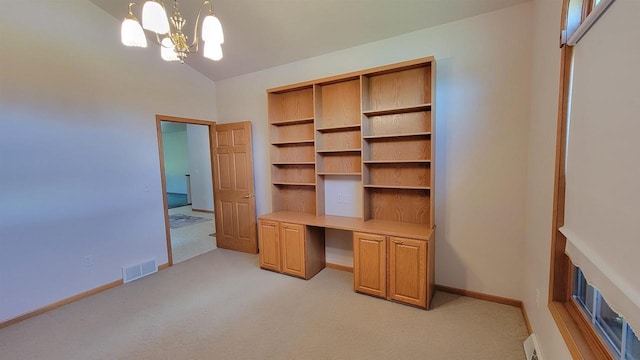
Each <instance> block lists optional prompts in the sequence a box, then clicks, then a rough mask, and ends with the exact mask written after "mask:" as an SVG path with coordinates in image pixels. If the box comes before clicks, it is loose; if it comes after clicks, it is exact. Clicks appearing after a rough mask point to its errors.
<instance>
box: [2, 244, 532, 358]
mask: <svg viewBox="0 0 640 360" xmlns="http://www.w3.org/2000/svg"><path fill="white" fill-rule="evenodd" d="M352 282H353V274H351V273H348V272H342V271H337V270H333V269H324V270H323V271H322V272H320V273H319V274H318V275H316V276H315V277H314V278H313V279H311V280H309V281H305V280H301V279H297V278H293V277H289V276H285V275H282V274H276V273H273V272H269V271H265V270H261V269H259V267H258V257H257V256H256V255H248V254H243V253H238V252H233V251H228V250H223V249H216V250H213V251H210V252H208V253H206V254H203V255H200V256H197V257H195V258H192V259H190V260H187V261H185V262H183V263H180V264H178V265H175V266H173V267H171V268H169V269H167V270H164V271H161V272H159V273H157V274H154V275H151V276H148V277H146V278H143V279H140V280H137V281H134V282H131V283H128V284H125V285H122V286H119V287H117V288H114V289H111V290H108V291H105V292H102V293H100V294H97V295H95V296H92V297H89V298H85V299H82V300H80V301H77V302H75V303H72V304H69V305H66V306H63V307H61V308H58V309H56V310H53V311H50V312H48V313H45V314H42V315H40V316H37V317H34V318H31V319H27V320H25V321H23V322H21V323H18V324H16V325H13V326H10V327H7V328H5V329H0V358H2V359H3V360H10V359H432V360H438V359H447V360H451V359H476V360H481V359H487V360H488V359H491V360H502V359H505V360H506V359H518V360H521V359H524V351H523V348H522V342H523V341H524V339H525V338H526V337H527V330H526V327H525V324H524V320H523V318H522V314H521V312H520V309H518V308H515V307H512V306H507V305H501V304H496V303H491V302H487V301H482V300H477V299H472V298H467V297H462V296H457V295H452V294H447V293H441V292H437V293H436V294H435V297H434V301H433V308H432V310H430V311H424V310H420V309H416V308H413V307H409V306H404V305H399V304H395V303H392V302H389V301H385V300H382V299H377V298H373V297H370V296H365V295H360V294H356V293H354V292H353V288H352V287H353V284H352Z"/></svg>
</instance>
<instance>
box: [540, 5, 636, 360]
mask: <svg viewBox="0 0 640 360" xmlns="http://www.w3.org/2000/svg"><path fill="white" fill-rule="evenodd" d="M613 2H614V0H564V4H563V12H562V24H561V29H560V30H561V37H560V38H561V43H560V47H561V74H560V93H559V109H558V127H557V148H556V175H555V185H554V213H553V225H552V226H553V227H552V231H553V232H552V245H551V246H552V248H551V250H552V251H551V272H550V284H549V285H550V286H549V304H548V307H549V310H550V312H551V314H552V316H553V318H554V320H555V322H556V324H557V325H558V329H559V330H560V333H561V334H562V336H563V339H564V340H565V342H566V344H567V347H568V349H569V352H570V353H571V354H572V356H573V357H574V358H592V359H617V360H640V352H639V351H640V350H639V349H638V347H639V346H640V345H639V344H638V337H637V334H638V332H640V330H639V329H640V326H636V324H640V322H639V320H640V316H639V315H640V311H637V310H634V309H637V305H636V304H637V302H635V301H633V294H636V293H637V291H635V286H637V284H638V283H637V282H636V281H635V280H634V277H633V275H632V274H636V273H637V271H635V270H634V269H633V268H634V267H635V266H637V265H640V263H636V262H635V261H631V262H629V261H627V256H626V255H631V256H633V254H636V253H637V252H636V251H635V250H634V249H636V246H637V244H638V243H636V242H633V241H634V239H637V237H636V236H632V237H629V236H626V234H619V235H616V236H614V237H613V238H611V237H610V236H604V237H603V236H596V235H597V234H596V235H594V234H595V233H593V232H589V231H586V229H587V228H591V225H592V224H593V223H594V221H595V220H596V219H599V220H600V221H599V222H598V223H599V224H603V223H604V224H609V225H611V224H613V223H612V222H609V221H605V220H606V219H605V220H603V219H602V215H603V214H605V215H608V214H610V213H611V210H609V212H604V213H603V214H599V215H598V216H595V217H594V216H593V215H594V214H593V212H589V211H595V210H594V209H596V208H594V207H593V206H585V205H584V202H581V201H579V200H582V198H580V197H579V196H580V195H582V194H589V195H590V194H592V191H593V188H590V189H589V190H588V191H587V192H583V191H581V190H580V189H582V188H581V187H576V184H578V185H579V184H582V183H581V182H576V181H575V180H576V179H578V180H579V179H581V178H580V176H579V175H580V174H579V172H576V169H586V168H584V167H581V166H580V164H583V163H586V164H587V165H588V166H587V167H589V166H591V165H590V164H591V163H589V159H587V161H586V162H583V161H582V160H583V158H579V157H578V158H579V160H580V162H576V161H574V160H575V159H576V156H575V155H576V154H589V153H591V152H593V151H595V150H594V148H597V146H594V147H593V148H588V145H587V148H588V149H589V151H579V150H580V149H583V148H580V147H576V146H575V145H582V144H585V142H584V141H582V142H581V141H577V140H576V139H578V140H584V138H580V135H584V134H589V135H592V134H593V133H594V132H593V128H591V127H589V126H590V125H591V124H592V123H593V122H594V119H595V122H597V119H598V116H597V115H599V114H598V111H604V110H603V109H606V107H605V106H602V107H599V108H597V109H598V111H591V110H592V107H590V106H587V107H585V106H584V104H591V103H590V102H588V101H585V100H588V99H590V98H591V97H592V96H593V95H594V92H589V91H588V89H594V88H595V89H600V90H601V91H602V89H603V88H606V87H598V86H592V85H593V84H594V83H597V82H599V81H601V78H602V77H603V76H604V77H606V79H609V80H610V79H611V77H607V76H609V75H611V73H609V72H599V71H594V72H589V71H588V70H589V69H597V70H599V69H605V68H606V66H605V67H598V66H596V67H593V66H592V63H589V62H588V61H587V60H593V59H595V58H593V57H590V56H585V54H588V53H589V51H592V50H594V49H596V50H598V49H599V50H600V53H601V54H611V52H610V51H603V50H602V49H610V48H612V47H616V46H618V44H619V43H624V41H625V39H626V37H628V36H631V34H635V33H637V32H634V31H631V32H629V33H627V32H625V31H622V32H620V31H618V33H620V34H621V37H618V38H615V39H612V41H611V42H608V41H607V40H606V39H604V40H603V39H602V35H603V32H602V29H603V26H605V25H601V26H599V27H597V28H599V29H601V30H600V32H599V31H598V30H595V31H594V32H593V33H592V34H591V35H590V37H591V39H592V41H589V40H588V39H589V37H587V40H586V41H585V42H584V43H581V44H580V45H579V46H576V47H574V46H575V45H577V44H578V42H579V41H580V39H581V38H582V36H584V34H585V33H586V32H587V31H588V30H589V29H590V28H591V27H592V26H593V24H594V23H595V22H596V21H597V20H598V19H599V18H600V16H601V15H602V14H603V13H604V12H605V10H607V9H609V8H613V9H616V10H614V11H617V13H616V19H619V20H622V21H619V22H615V24H616V26H612V24H614V22H611V21H609V22H606V21H605V24H606V26H608V27H606V29H608V30H607V31H609V32H612V31H613V29H616V30H619V29H620V28H619V27H618V26H622V29H627V28H629V29H637V28H635V27H634V28H632V27H630V26H632V25H634V24H635V22H634V19H630V17H629V16H626V15H625V16H622V15H621V14H633V13H635V10H636V9H637V8H631V10H629V9H630V8H629V6H637V4H640V3H638V2H634V1H631V2H629V1H624V2H618V3H616V4H615V5H613V6H611V4H612V3H613ZM621 9H625V10H621ZM636 31H637V30H636ZM593 39H599V40H600V41H594V40H593ZM589 44H590V45H589ZM594 44H595V45H594ZM597 44H601V45H602V46H600V45H597ZM574 55H576V59H578V60H579V61H580V63H579V65H580V66H575V65H576V64H575V63H574ZM602 56H605V55H602ZM606 56H609V55H606ZM626 58H629V59H630V60H633V59H635V58H632V57H630V56H626V55H625V56H623V57H620V56H619V57H617V58H616V59H626ZM633 61H635V64H637V60H633ZM633 61H629V62H630V63H632V65H629V64H628V63H629V62H626V61H625V62H615V65H616V66H618V69H635V68H634V65H633ZM594 62H595V60H594ZM601 63H603V62H601ZM604 63H606V62H604ZM572 65H574V66H575V67H574V66H572ZM609 68H612V67H611V66H610V67H609ZM580 69H581V71H582V72H581V73H578V76H575V77H572V74H573V73H574V70H575V71H578V72H579V71H580ZM585 70H587V73H588V74H590V75H593V74H597V75H600V76H601V77H600V78H598V79H594V78H592V77H591V76H587V77H585V76H579V75H580V74H582V75H584V74H585ZM629 71H631V70H629ZM634 71H635V70H634ZM615 73H616V74H623V73H622V72H615ZM629 74H633V75H634V76H635V75H637V74H638V73H637V72H630V73H629ZM619 77H621V76H618V78H619ZM576 79H578V80H576ZM580 79H581V80H580ZM585 79H588V80H589V81H587V80H585ZM624 79H625V80H626V79H630V83H633V82H634V81H635V78H632V77H631V76H628V75H627V76H626V77H624ZM635 82H636V83H637V81H635ZM611 83H612V84H615V87H616V88H620V89H623V88H624V87H623V86H618V82H617V81H611ZM574 84H578V85H579V86H576V87H575V88H574ZM623 85H624V84H623ZM632 87H633V86H632ZM585 89H587V90H585ZM580 91H582V92H581V93H580ZM576 94H578V95H581V96H582V97H581V96H577V97H576V96H575V95H576ZM585 94H588V95H589V96H586V97H585V96H584V95H585ZM611 94H615V92H608V93H607V95H611ZM572 95H574V96H572ZM611 97H612V98H616V95H611ZM576 98H577V99H578V100H581V101H578V100H576ZM620 99H622V98H620ZM623 100H624V101H626V99H622V100H621V102H623ZM602 103H604V104H607V106H612V107H615V106H617V105H615V104H613V103H611V104H610V102H607V101H602ZM629 104H631V105H624V106H622V107H620V106H618V107H616V109H624V111H627V113H631V114H635V113H637V111H636V110H635V108H634V107H633V106H636V105H637V104H635V103H633V102H630V103H629ZM629 106H632V107H629ZM585 109H589V110H588V111H587V110H585ZM570 113H571V115H572V116H573V117H574V120H576V121H577V122H575V123H574V122H573V121H572V123H571V130H572V133H571V134H572V141H571V143H572V149H571V150H572V151H569V149H570V148H569V143H568V138H569V124H568V121H569V114H570ZM615 114H616V116H612V118H613V119H615V120H616V121H618V120H620V121H622V120H623V119H626V116H625V115H623V116H620V114H619V113H615ZM599 118H603V116H599ZM580 121H581V124H582V126H583V130H584V127H587V128H589V130H592V132H584V131H582V132H581V131H579V130H580V129H579V127H578V125H579V124H580ZM628 123H630V124H637V122H634V121H629V122H628ZM625 124H626V123H625ZM607 126H611V125H610V124H607ZM612 128H615V129H618V130H619V129H626V127H612ZM633 133H635V132H634V131H627V132H624V135H625V136H626V135H627V134H633ZM614 135H615V134H614ZM576 136H578V137H577V138H576ZM609 138H611V139H614V138H615V139H617V140H616V141H617V142H616V143H614V145H615V146H617V145H618V144H626V142H624V139H623V138H618V137H616V136H612V134H609ZM603 144H604V143H600V145H603ZM606 145H607V146H604V145H603V146H602V147H605V148H606V149H607V150H612V149H614V148H615V146H609V145H610V143H606ZM576 149H578V151H576ZM597 150H598V153H599V154H600V153H603V152H601V151H599V150H601V148H597ZM571 154H573V155H574V156H573V157H572V156H570V155H571ZM568 155H569V156H568ZM591 162H592V163H597V162H595V161H593V159H591ZM618 163H625V162H624V161H619V162H618ZM591 168H593V166H592V167H591ZM568 169H569V171H568ZM598 169H599V171H600V173H599V174H617V175H618V176H619V177H621V178H625V179H627V178H630V177H632V176H636V175H637V174H639V173H638V172H633V173H631V175H629V174H627V173H626V172H625V171H622V172H620V171H618V169H603V168H600V167H598ZM605 170H607V171H605ZM571 171H573V173H571ZM587 178H588V179H590V180H594V177H592V176H587ZM609 178H610V179H613V177H608V179H609ZM583 179H586V178H583ZM627 182H628V183H632V184H633V183H637V182H635V181H627ZM625 184H626V183H625ZM602 187H603V188H604V187H605V186H602ZM577 189H579V190H580V191H576V190H577ZM610 189H615V191H618V192H620V193H623V191H620V190H623V189H626V188H625V187H611V188H610ZM632 194H638V193H637V192H635V190H634V192H632ZM567 195H569V196H567ZM598 195H602V196H604V195H605V194H604V193H599V194H598ZM607 199H609V200H611V201H612V202H613V203H614V205H615V206H614V207H613V208H615V209H619V210H620V211H619V212H620V213H624V214H626V213H630V214H637V213H636V212H628V211H625V209H621V204H622V205H624V204H626V203H627V199H626V198H625V199H623V201H618V200H619V199H618V198H615V197H610V196H609V195H608V194H607ZM614 200H615V201H614ZM629 202H630V203H631V202H632V201H629ZM581 206H582V207H581ZM605 208H607V209H612V208H608V207H606V206H602V205H600V206H599V208H598V209H605ZM576 209H577V210H576ZM598 209H596V210H597V211H599V210H598ZM583 210H588V211H586V212H583ZM587 212H589V214H587ZM582 215H585V216H582ZM580 216H582V217H580ZM578 218H580V219H581V220H582V219H590V220H588V221H580V222H578V221H576V219H578ZM584 224H588V226H586V227H585V226H582V225H584ZM615 224H616V226H618V228H619V229H627V230H628V229H634V228H635V227H634V224H633V222H629V221H628V220H627V219H624V220H622V219H621V220H620V221H616V222H615ZM603 229H604V228H603ZM571 230H574V231H571ZM578 230H579V231H578ZM587 235H588V236H587ZM607 237H608V239H607V241H595V242H592V241H591V240H594V239H596V240H597V239H603V238H607ZM629 239H631V242H632V245H633V246H631V247H630V249H632V250H633V251H628V252H626V253H624V254H625V259H623V260H624V261H619V259H618V257H617V254H616V253H615V251H619V249H627V248H629V247H625V246H624V244H625V242H626V241H627V240H629ZM584 240H587V241H584ZM603 244H604V246H605V248H604V249H603ZM616 249H618V250H616ZM586 250H588V251H586ZM612 253H613V255H614V256H610V255H612ZM594 254H597V256H596V257H597V259H595V260H598V261H595V262H594V261H593V260H594V258H593V257H589V256H588V255H594ZM603 258H606V260H604V261H602V260H603ZM612 259H613V260H612ZM574 265H576V266H581V267H582V269H581V270H580V271H578V270H576V269H575V268H574ZM628 266H630V267H631V269H630V270H631V271H629V269H627V267H628ZM605 269H606V270H607V271H604V270H605ZM583 271H584V273H583ZM584 274H587V276H590V277H591V278H592V281H593V282H594V283H595V284H598V285H597V286H598V287H599V288H600V289H598V288H594V287H593V286H591V285H589V283H588V282H587V280H586V279H585V275H584ZM610 275H612V276H610ZM629 277H631V279H632V280H631V281H628V278H629ZM620 284H631V286H626V285H625V286H623V287H620V286H619V285H620ZM630 289H632V290H634V291H629V290H630ZM600 290H602V291H603V293H601V292H600ZM602 294H604V296H607V298H608V299H609V302H607V301H606V300H605V298H604V296H603V295H602ZM610 304H611V306H614V308H612V307H611V306H610ZM614 309H623V310H622V315H626V316H627V317H628V318H627V319H625V318H624V316H620V315H619V314H618V313H617V312H616V311H615V310H614ZM618 311H620V310H618ZM627 321H628V322H629V323H631V324H633V326H634V327H635V330H636V333H634V332H633V330H632V328H631V326H629V325H628V324H627Z"/></svg>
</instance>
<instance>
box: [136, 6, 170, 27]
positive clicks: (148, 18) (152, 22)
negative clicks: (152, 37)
mask: <svg viewBox="0 0 640 360" xmlns="http://www.w3.org/2000/svg"><path fill="white" fill-rule="evenodd" d="M142 27H143V28H145V29H146V30H149V31H153V32H155V33H158V34H167V33H169V19H167V13H166V12H165V11H164V7H163V6H162V5H161V4H160V3H157V2H155V1H147V2H145V3H144V6H143V7H142Z"/></svg>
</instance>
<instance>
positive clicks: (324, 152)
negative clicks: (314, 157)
mask: <svg viewBox="0 0 640 360" xmlns="http://www.w3.org/2000/svg"><path fill="white" fill-rule="evenodd" d="M353 152H362V149H341V150H318V151H317V153H318V154H331V153H334V154H336V153H353Z"/></svg>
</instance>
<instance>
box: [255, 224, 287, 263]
mask: <svg viewBox="0 0 640 360" xmlns="http://www.w3.org/2000/svg"><path fill="white" fill-rule="evenodd" d="M258 229H259V231H258V243H259V246H260V267H261V268H263V269H268V270H273V271H278V272H280V270H281V269H282V268H281V267H280V226H279V223H278V222H275V221H266V220H260V221H259V226H258Z"/></svg>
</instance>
